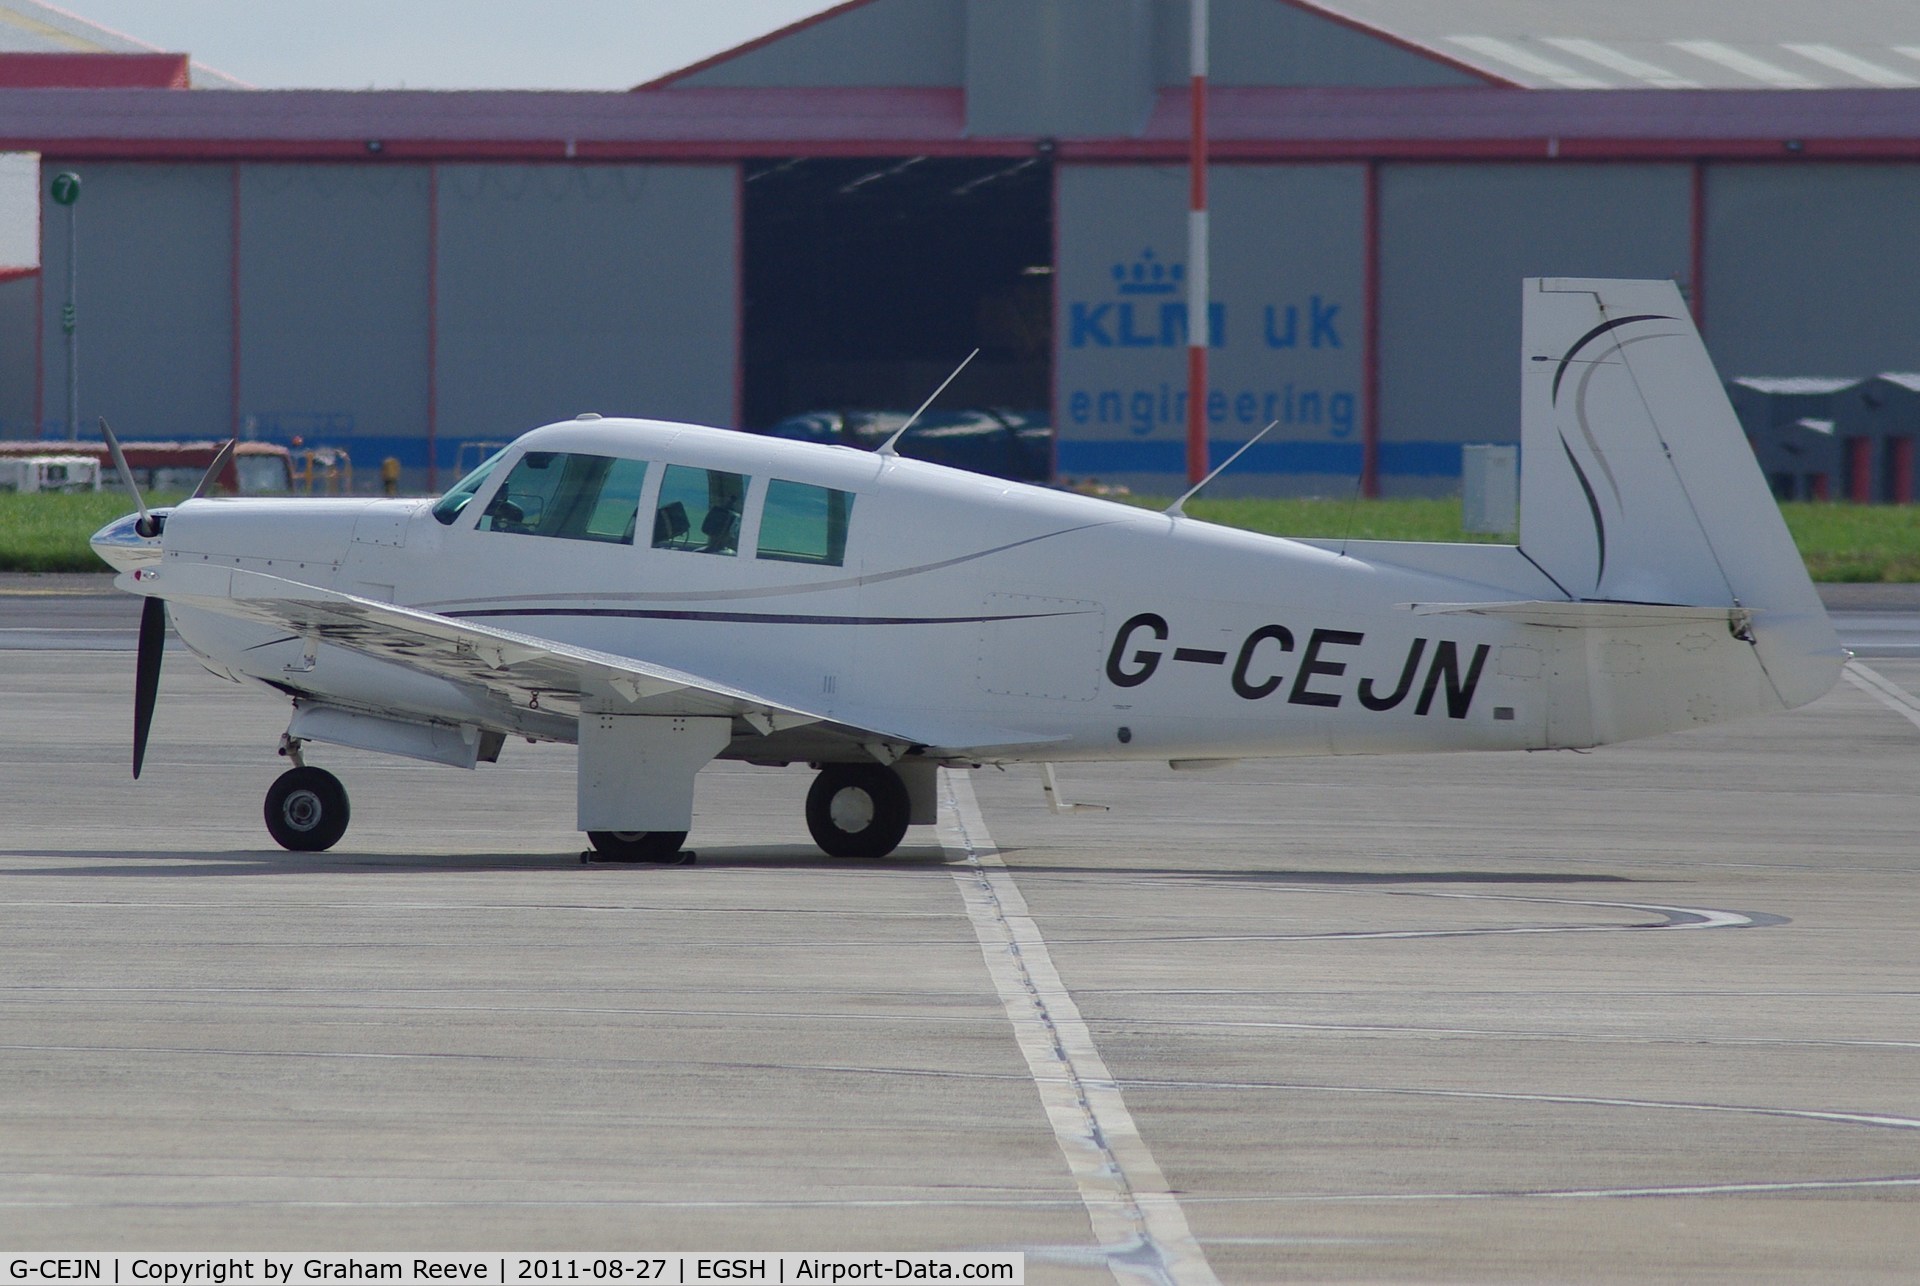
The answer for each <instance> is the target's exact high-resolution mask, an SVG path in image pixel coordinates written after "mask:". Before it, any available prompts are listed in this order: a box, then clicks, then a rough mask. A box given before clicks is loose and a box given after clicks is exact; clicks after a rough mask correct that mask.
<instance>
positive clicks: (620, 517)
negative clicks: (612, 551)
mask: <svg viewBox="0 0 1920 1286" xmlns="http://www.w3.org/2000/svg"><path fill="white" fill-rule="evenodd" d="M646 476H647V464H646V461H644V460H616V459H613V458H612V457H610V456H604V455H574V454H571V453H568V452H560V451H529V452H527V453H526V454H525V455H523V456H521V457H520V462H519V463H518V464H516V465H514V466H513V472H512V473H509V474H508V475H507V480H506V481H505V482H504V483H502V484H501V485H500V490H499V491H498V492H496V493H495V494H494V497H493V500H492V501H491V502H490V503H489V504H488V505H487V511H486V512H485V513H484V514H482V515H481V516H480V530H481V531H503V532H508V533H511V534H513V535H519V536H557V537H560V538H561V539H563V540H595V541H600V542H603V543H605V544H610V545H631V544H632V543H633V528H634V524H635V522H636V521H637V519H638V516H639V513H640V484H641V483H642V482H643V481H645V480H646Z"/></svg>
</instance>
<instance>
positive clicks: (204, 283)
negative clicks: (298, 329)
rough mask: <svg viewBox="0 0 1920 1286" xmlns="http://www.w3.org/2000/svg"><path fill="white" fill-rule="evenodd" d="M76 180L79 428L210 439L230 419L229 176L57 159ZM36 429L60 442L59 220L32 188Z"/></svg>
mask: <svg viewBox="0 0 1920 1286" xmlns="http://www.w3.org/2000/svg"><path fill="white" fill-rule="evenodd" d="M61 170H72V171H74V172H75V173H77V174H79V175H80V185H81V195H80V204H79V206H78V210H79V222H80V297H79V320H80V423H81V425H82V426H83V432H91V430H88V429H86V428H85V426H88V425H91V424H92V423H93V422H94V418H95V417H96V416H101V415H104V416H106V417H107V418H108V420H110V421H111V422H112V423H113V426H114V428H115V429H116V430H117V431H118V432H119V433H120V434H121V435H122V436H123V437H148V438H150V437H184V438H217V437H223V436H225V435H226V434H227V433H228V432H230V431H231V427H232V422H233V387H232V376H233V363H232V351H233V275H232V262H233V220H232V211H233V167H232V166H230V165H225V164H218V165H210V164H159V163H153V164H149V163H144V162H107V161H87V162H79V163H75V162H69V161H61V160H59V159H58V158H57V157H48V158H47V159H46V163H45V167H44V170H43V172H44V173H47V174H56V173H58V172H59V171H61ZM41 201H42V209H41V223H42V227H43V229H44V231H45V236H44V245H43V247H42V264H43V268H42V271H43V272H44V273H45V274H46V280H47V282H48V286H47V289H46V290H44V291H43V292H42V301H41V310H40V317H41V323H40V324H41V336H42V345H41V351H42V353H43V359H42V360H43V362H44V364H45V371H46V377H45V404H44V407H43V411H44V417H45V420H46V422H47V424H48V426H49V428H50V430H51V431H52V432H54V433H55V434H57V435H58V436H61V437H64V436H66V391H65V389H66V384H65V380H66V351H67V350H66V346H65V336H64V335H63V333H62V332H61V329H60V309H61V305H62V304H64V303H65V302H66V279H67V237H66V211H65V209H64V208H62V207H61V206H57V205H55V204H53V201H52V199H51V198H50V197H49V196H48V195H47V192H46V185H45V184H42V185H41Z"/></svg>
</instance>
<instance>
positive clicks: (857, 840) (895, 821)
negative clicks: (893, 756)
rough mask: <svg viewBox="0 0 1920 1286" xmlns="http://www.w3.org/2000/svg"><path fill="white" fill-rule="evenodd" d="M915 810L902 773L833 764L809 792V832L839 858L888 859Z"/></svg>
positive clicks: (865, 766) (880, 768)
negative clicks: (908, 796)
mask: <svg viewBox="0 0 1920 1286" xmlns="http://www.w3.org/2000/svg"><path fill="white" fill-rule="evenodd" d="M911 811H912V805H911V803H910V801H909V800H908V798H907V787H906V784H905V783H903V782H902V781H901V780H900V775H899V774H898V773H896V772H894V771H893V769H891V768H886V767H883V766H881V765H879V764H828V765H827V766H826V767H825V768H822V769H821V770H820V775H819V776H818V777H815V778H814V779H813V788H812V789H811V790H809V791H808V792H807V829H808V830H809V831H812V832H813V842H814V843H816V844H818V845H819V846H820V847H821V848H822V849H823V850H824V851H825V852H827V853H829V854H831V855H832V856H834V857H885V856H886V855H887V854H889V853H891V852H893V850H894V849H896V848H898V847H899V846H900V841H901V840H902V839H904V838H906V834H907V819H908V817H909V815H910V814H911Z"/></svg>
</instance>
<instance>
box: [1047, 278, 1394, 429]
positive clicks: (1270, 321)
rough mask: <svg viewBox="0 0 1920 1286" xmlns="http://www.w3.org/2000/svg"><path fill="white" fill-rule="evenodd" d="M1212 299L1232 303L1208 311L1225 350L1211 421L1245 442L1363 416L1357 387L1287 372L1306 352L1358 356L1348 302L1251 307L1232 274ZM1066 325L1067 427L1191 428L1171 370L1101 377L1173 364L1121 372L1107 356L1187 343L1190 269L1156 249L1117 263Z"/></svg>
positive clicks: (1214, 338) (1129, 366) (1125, 367)
mask: <svg viewBox="0 0 1920 1286" xmlns="http://www.w3.org/2000/svg"><path fill="white" fill-rule="evenodd" d="M1216 276H1217V277H1220V276H1224V274H1216ZM1223 285H1224V286H1225V287H1226V288H1225V289H1223V288H1222V286H1223ZM1215 292H1216V293H1217V294H1220V295H1222V296H1225V298H1221V299H1218V300H1215V301H1213V302H1211V303H1210V304H1209V306H1208V309H1207V347H1208V348H1209V350H1211V351H1213V352H1216V353H1217V354H1218V356H1216V357H1214V358H1212V359H1211V363H1210V364H1211V366H1212V368H1213V371H1214V372H1215V374H1216V375H1217V376H1218V377H1220V378H1216V379H1215V380H1213V381H1212V383H1213V384H1214V387H1213V389H1212V391H1211V392H1210V393H1209V394H1208V396H1207V421H1208V423H1209V424H1210V425H1212V426H1216V427H1219V428H1221V429H1223V430H1224V429H1231V430H1233V431H1232V432H1230V433H1229V434H1227V436H1229V437H1231V438H1233V439H1241V438H1245V437H1246V436H1248V434H1249V432H1253V431H1258V430H1259V429H1261V428H1263V427H1265V426H1266V425H1267V424H1270V423H1272V422H1273V421H1275V420H1278V421H1279V422H1280V425H1281V429H1282V431H1283V433H1284V431H1285V430H1286V429H1288V428H1294V429H1296V430H1304V431H1307V433H1308V435H1309V436H1315V437H1331V438H1333V439H1344V438H1346V437H1348V436H1350V435H1351V434H1352V433H1353V431H1354V428H1355V424H1356V420H1357V409H1356V408H1357V402H1358V399H1357V397H1356V394H1355V390H1354V389H1353V388H1352V387H1351V386H1350V385H1348V384H1347V383H1346V382H1345V381H1339V380H1337V379H1334V380H1328V381H1326V382H1320V381H1313V380H1308V379H1303V378H1300V377H1298V376H1297V375H1291V376H1290V373H1291V372H1297V371H1298V370H1299V369H1300V368H1301V367H1302V365H1303V363H1302V362H1301V361H1299V360H1298V359H1300V358H1301V357H1303V356H1309V357H1310V356H1314V355H1324V356H1327V357H1335V356H1338V357H1340V358H1346V357H1348V356H1349V354H1348V352H1347V350H1348V349H1349V347H1350V344H1351V342H1352V338H1353V337H1352V336H1351V334H1350V332H1351V329H1352V327H1351V324H1350V322H1349V312H1348V309H1347V305H1346V303H1345V301H1344V300H1343V299H1341V298H1339V297H1336V296H1332V295H1323V294H1319V293H1314V292H1311V291H1309V292H1306V293H1304V294H1303V295H1301V296H1299V297H1295V298H1278V299H1258V300H1250V301H1249V300H1244V299H1242V298H1238V297H1236V295H1238V294H1240V293H1241V292H1240V291H1239V290H1237V289H1236V288H1235V286H1234V283H1233V282H1232V280H1231V279H1230V278H1228V279H1227V280H1225V281H1224V282H1222V281H1220V280H1216V282H1215ZM1063 320H1064V321H1065V323H1066V335H1065V345H1064V349H1065V351H1064V352H1063V353H1062V359H1063V360H1062V375H1063V378H1062V381H1061V387H1062V399H1061V402H1062V410H1063V413H1064V418H1065V420H1066V422H1067V423H1068V424H1069V425H1072V426H1083V427H1084V428H1085V429H1091V430H1093V433H1092V434H1091V436H1109V435H1110V434H1111V433H1112V432H1113V431H1114V430H1123V431H1124V432H1125V433H1127V434H1130V435H1132V436H1135V437H1147V436H1150V435H1153V434H1155V433H1156V432H1163V431H1167V432H1170V431H1174V430H1176V429H1179V428H1181V427H1183V426H1184V425H1185V424H1186V421H1187V389H1186V383H1185V379H1184V375H1183V374H1180V373H1177V372H1174V371H1169V372H1168V375H1169V377H1168V378H1164V379H1158V380H1148V381H1137V380H1136V381H1135V382H1132V383H1125V382H1122V381H1121V380H1117V379H1114V380H1101V379H1099V378H1098V374H1097V372H1099V371H1114V372H1119V371H1130V372H1133V373H1135V374H1136V375H1138V374H1145V373H1147V372H1148V371H1149V370H1150V369H1161V370H1164V369H1167V368H1166V365H1165V363H1151V364H1149V363H1141V362H1133V363H1122V364H1118V365H1116V364H1114V363H1111V362H1107V361H1100V360H1098V358H1099V356H1104V355H1107V354H1112V355H1116V356H1117V355H1120V354H1132V355H1134V356H1137V357H1145V356H1147V355H1148V354H1150V353H1153V352H1156V351H1165V350H1174V349H1184V348H1186V346H1187V343H1188V317H1187V302H1186V268H1185V265H1184V264H1182V263H1180V262H1178V261H1174V260H1170V259H1168V258H1167V257H1166V256H1165V255H1164V254H1162V253H1161V252H1160V251H1159V250H1158V249H1156V248H1155V247H1153V246H1147V247H1145V248H1143V249H1142V250H1141V251H1140V253H1139V254H1138V255H1137V256H1134V257H1132V258H1131V259H1129V260H1125V261H1122V262H1120V263H1115V264H1114V265H1112V267H1111V269H1110V270H1109V271H1108V273H1107V281H1106V282H1105V283H1104V288H1103V289H1102V290H1101V291H1100V293H1099V295H1098V296H1088V297H1082V298H1069V299H1067V301H1066V307H1065V311H1064V317H1063ZM1083 358H1084V359H1091V360H1083ZM1305 365H1309V366H1313V365H1319V364H1315V363H1307V364H1305ZM1331 365H1333V366H1335V367H1337V368H1338V370H1339V371H1345V370H1348V369H1351V366H1352V362H1351V361H1347V360H1339V361H1336V362H1334V363H1331ZM1336 373H1337V372H1329V374H1336ZM1103 429H1104V430H1106V432H1104V433H1103V432H1101V430H1103ZM1242 430H1245V431H1242ZM1295 436H1299V435H1298V434H1296V435H1295Z"/></svg>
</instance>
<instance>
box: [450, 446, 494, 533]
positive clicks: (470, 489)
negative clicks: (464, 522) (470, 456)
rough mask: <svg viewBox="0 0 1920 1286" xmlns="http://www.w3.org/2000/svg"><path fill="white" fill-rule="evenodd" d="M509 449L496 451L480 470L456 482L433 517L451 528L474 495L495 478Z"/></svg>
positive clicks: (484, 461)
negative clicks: (488, 480)
mask: <svg viewBox="0 0 1920 1286" xmlns="http://www.w3.org/2000/svg"><path fill="white" fill-rule="evenodd" d="M508 449H509V448H506V447H502V448H501V449H500V450H498V451H495V452H494V453H493V454H492V455H490V456H488V457H487V458H486V459H485V460H483V461H481V463H480V467H479V468H477V469H475V470H474V471H473V472H472V473H469V474H468V475H467V476H466V477H464V478H462V479H460V481H458V482H456V483H455V484H454V485H453V490H451V491H449V492H448V493H447V494H446V495H444V496H442V497H440V499H439V500H438V501H437V502H436V503H435V504H434V506H433V516H434V517H435V518H437V519H439V520H440V521H441V522H442V523H445V524H446V525H447V526H449V527H451V526H452V525H453V520H454V519H455V518H458V517H459V516H460V511H461V510H462V509H465V508H466V507H467V501H469V500H471V499H473V495H474V493H475V492H476V491H478V490H480V488H482V487H484V486H486V485H487V479H488V478H490V477H492V476H493V471H494V469H495V468H496V467H498V465H499V464H500V457H501V456H503V455H505V454H506V453H507V451H508Z"/></svg>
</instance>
